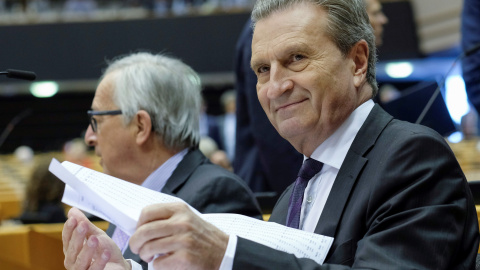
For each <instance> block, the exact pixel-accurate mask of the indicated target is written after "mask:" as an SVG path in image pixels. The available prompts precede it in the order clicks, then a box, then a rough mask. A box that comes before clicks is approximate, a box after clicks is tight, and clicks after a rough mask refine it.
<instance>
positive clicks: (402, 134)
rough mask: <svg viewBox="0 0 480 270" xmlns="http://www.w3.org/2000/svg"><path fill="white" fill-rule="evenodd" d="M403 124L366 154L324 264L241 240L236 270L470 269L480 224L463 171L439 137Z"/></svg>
mask: <svg viewBox="0 0 480 270" xmlns="http://www.w3.org/2000/svg"><path fill="white" fill-rule="evenodd" d="M401 123H402V122H399V121H394V122H393V124H392V125H391V126H394V127H393V128H392V127H390V128H387V129H386V131H384V132H383V134H382V136H380V137H379V138H378V140H377V142H376V143H375V146H373V147H372V148H370V149H368V151H366V153H365V155H364V156H365V157H366V158H367V160H368V161H367V163H366V165H365V166H364V167H363V169H362V171H361V173H360V175H359V176H358V177H357V180H356V182H355V185H354V187H353V188H352V191H351V193H350V194H349V198H348V202H347V204H346V206H345V208H344V210H343V212H342V216H341V218H340V221H339V223H338V224H337V227H336V229H335V232H334V235H331V236H334V237H335V240H334V243H333V246H332V248H331V249H330V251H329V254H328V255H327V258H326V261H325V263H324V265H321V266H320V265H317V264H315V263H314V262H313V261H312V260H308V259H298V258H296V257H294V256H293V255H289V254H286V253H283V252H280V251H276V250H273V249H270V248H267V247H264V246H261V245H259V244H257V243H254V242H251V241H248V240H245V239H241V238H240V239H239V240H238V243H237V250H236V255H235V260H234V267H233V268H234V269H350V268H361V269H395V268H397V269H472V267H473V263H474V261H475V256H476V253H477V248H478V223H477V220H476V215H475V208H474V205H473V200H472V198H471V193H470V190H469V188H468V185H467V183H466V181H465V178H464V176H463V173H462V171H461V169H460V167H459V165H458V163H457V162H456V159H455V157H454V156H453V153H452V152H451V150H450V149H449V147H448V145H447V144H446V143H445V142H444V140H443V138H441V137H440V136H438V135H436V134H434V133H433V132H432V131H430V130H429V129H425V128H416V127H415V128H414V129H413V131H412V129H411V127H412V126H409V127H406V126H405V125H404V124H401ZM349 154H352V153H350V152H349ZM353 154H355V153H353ZM347 156H348V155H347ZM342 167H343V166H342ZM341 170H342V169H341ZM335 181H336V183H335V184H337V181H338V182H339V183H340V182H341V181H342V179H339V178H338V177H337V179H336V180H335ZM335 184H334V185H335ZM332 196H335V194H332V193H331V194H330V196H329V199H328V200H330V197H332ZM327 205H328V202H327ZM326 207H327V206H326ZM324 212H325V210H324ZM272 217H273V215H272ZM327 219H328V217H326V218H324V216H323V214H322V217H321V218H320V223H322V222H323V221H325V220H327ZM322 220H323V221H322ZM317 228H318V227H317ZM316 233H321V232H316Z"/></svg>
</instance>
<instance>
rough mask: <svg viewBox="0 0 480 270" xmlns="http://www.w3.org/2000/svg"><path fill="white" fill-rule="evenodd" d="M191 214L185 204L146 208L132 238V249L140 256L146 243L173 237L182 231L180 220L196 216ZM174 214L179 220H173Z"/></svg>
mask: <svg viewBox="0 0 480 270" xmlns="http://www.w3.org/2000/svg"><path fill="white" fill-rule="evenodd" d="M190 212H191V211H190V209H189V208H188V206H187V205H186V204H184V203H168V204H154V205H150V206H147V207H145V208H144V209H143V210H142V213H141V214H140V218H139V221H138V224H137V230H136V231H135V233H134V234H133V235H132V237H130V242H129V244H130V249H131V250H132V251H133V252H134V253H136V254H138V253H139V252H140V248H141V247H142V246H143V245H144V244H145V243H147V242H149V241H151V240H155V239H159V238H163V237H168V236H170V235H172V234H173V233H174V232H176V231H178V230H180V229H181V227H180V226H179V223H180V222H178V219H179V218H180V219H181V218H182V217H183V218H184V217H189V216H190V214H191V215H194V214H193V213H190ZM174 214H175V215H176V217H177V218H172V216H173V215H174Z"/></svg>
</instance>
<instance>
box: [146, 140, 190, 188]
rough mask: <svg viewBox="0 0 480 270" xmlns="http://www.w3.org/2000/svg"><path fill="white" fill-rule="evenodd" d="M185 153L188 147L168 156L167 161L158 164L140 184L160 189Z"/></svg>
mask: <svg viewBox="0 0 480 270" xmlns="http://www.w3.org/2000/svg"><path fill="white" fill-rule="evenodd" d="M187 153H188V148H186V149H183V150H182V151H180V152H178V153H176V154H175V155H174V156H172V157H171V158H169V159H168V160H167V161H165V163H163V164H162V165H160V167H158V168H157V169H156V170H155V171H154V172H153V173H151V174H150V175H149V176H148V177H147V179H145V181H143V183H142V186H143V187H146V188H148V189H152V190H156V191H161V190H162V189H163V187H164V186H165V184H166V183H167V181H168V179H169V178H170V176H172V174H173V171H174V170H175V169H176V168H177V166H178V164H179V163H180V162H181V161H182V160H183V157H185V155H186V154H187Z"/></svg>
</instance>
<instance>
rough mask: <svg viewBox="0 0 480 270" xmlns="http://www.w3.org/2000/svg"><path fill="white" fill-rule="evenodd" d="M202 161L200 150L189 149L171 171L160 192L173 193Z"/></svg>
mask: <svg viewBox="0 0 480 270" xmlns="http://www.w3.org/2000/svg"><path fill="white" fill-rule="evenodd" d="M204 162H205V157H204V156H203V155H202V154H201V152H200V150H198V149H195V150H190V151H189V152H188V153H187V154H186V155H185V157H184V158H183V160H182V161H181V162H180V163H179V164H178V166H177V168H176V169H175V171H173V174H172V176H170V178H169V179H168V181H167V183H166V184H165V186H164V187H163V189H162V192H163V193H166V194H170V195H174V194H175V193H176V192H177V190H178V188H179V187H180V186H182V185H183V184H184V183H185V181H187V179H188V178H189V177H190V175H191V174H192V173H193V171H194V170H195V169H196V168H197V167H198V166H199V165H200V164H202V163H204Z"/></svg>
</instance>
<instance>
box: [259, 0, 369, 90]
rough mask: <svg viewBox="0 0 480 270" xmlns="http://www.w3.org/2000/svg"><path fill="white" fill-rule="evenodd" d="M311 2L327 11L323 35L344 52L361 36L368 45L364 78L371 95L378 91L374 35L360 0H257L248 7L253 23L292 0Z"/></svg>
mask: <svg viewBox="0 0 480 270" xmlns="http://www.w3.org/2000/svg"><path fill="white" fill-rule="evenodd" d="M300 3H312V4H315V5H318V6H320V7H322V8H324V9H325V11H327V12H328V22H329V23H328V28H327V35H328V36H329V37H330V39H331V40H332V41H333V42H334V43H335V44H336V45H337V47H338V49H339V50H340V51H341V52H342V54H343V55H344V56H347V55H348V53H349V52H350V50H351V49H352V47H353V46H354V45H355V44H356V43H357V42H358V41H360V40H362V39H363V40H365V41H366V42H367V44H368V48H369V52H370V53H369V57H368V68H367V82H368V83H369V84H370V85H371V87H372V97H374V96H375V95H376V94H377V92H378V85H377V81H376V79H375V65H376V62H377V53H376V48H375V35H374V34H373V29H372V26H371V25H370V20H369V18H368V14H367V11H366V7H365V1H364V0H257V1H256V3H255V6H254V8H253V11H252V22H253V27H254V26H255V23H256V22H258V21H260V20H261V19H265V18H267V17H268V16H270V15H271V14H272V13H274V12H276V11H281V10H286V9H288V8H290V7H292V6H294V5H296V4H300Z"/></svg>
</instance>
